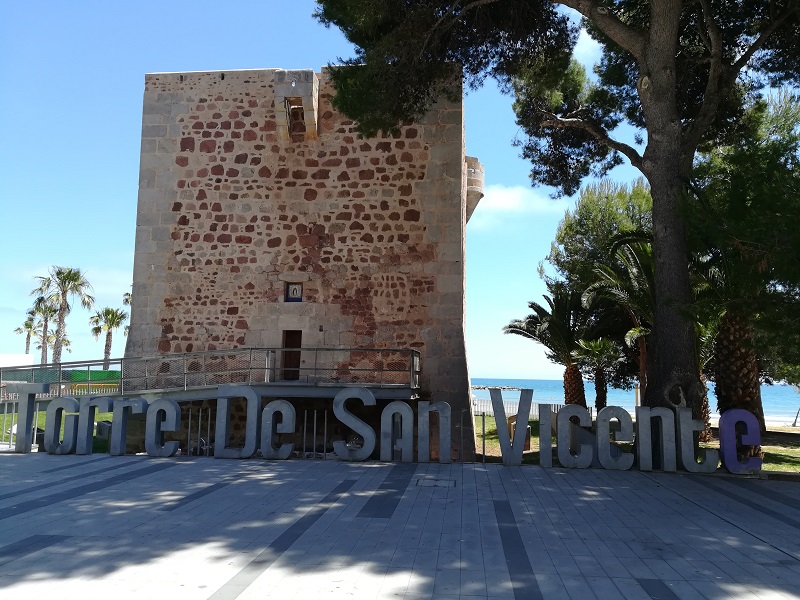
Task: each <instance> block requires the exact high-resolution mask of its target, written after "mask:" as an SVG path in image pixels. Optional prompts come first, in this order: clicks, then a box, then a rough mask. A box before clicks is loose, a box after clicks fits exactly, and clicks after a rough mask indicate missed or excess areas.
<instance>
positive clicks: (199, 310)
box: [125, 69, 483, 460]
mask: <svg viewBox="0 0 800 600" xmlns="http://www.w3.org/2000/svg"><path fill="white" fill-rule="evenodd" d="M333 93H334V91H333V88H332V85H331V83H330V81H329V79H328V77H327V76H326V73H325V70H324V69H323V71H322V74H316V73H314V72H313V71H312V70H297V71H286V70H281V69H264V70H248V71H225V72H193V73H168V74H161V73H159V74H150V75H147V76H146V78H145V93H144V114H143V124H142V150H141V166H140V184H139V185H140V189H139V201H138V214H137V224H136V255H135V261H134V282H133V298H134V303H133V310H132V318H131V326H130V334H129V336H128V342H127V347H126V351H125V354H126V356H127V357H131V356H151V355H156V354H171V353H183V352H198V351H205V350H219V349H232V348H242V347H266V348H281V347H287V346H292V347H299V346H301V347H335V348H336V347H338V348H352V347H358V348H408V349H415V350H418V351H419V352H420V353H421V382H420V397H421V398H423V399H431V400H433V401H439V400H443V401H446V402H449V403H450V405H451V407H452V410H453V424H454V431H453V433H454V437H453V440H454V442H455V441H457V439H458V438H457V437H456V436H462V439H464V438H466V439H467V440H468V443H466V444H465V450H464V453H463V456H462V458H463V459H465V460H471V459H472V452H473V450H472V446H473V433H472V418H471V414H470V404H469V401H468V400H469V377H468V373H467V361H466V351H465V345H464V227H465V224H466V221H467V219H468V216H469V215H470V214H471V212H472V210H474V208H475V205H476V204H477V202H478V200H479V199H480V197H481V196H482V195H483V192H482V187H483V170H482V166H481V165H480V163H478V162H477V160H475V159H473V158H470V157H467V156H465V153H464V133H463V118H462V106H461V103H460V102H458V103H448V102H441V103H439V104H437V105H436V106H435V107H434V108H433V109H432V110H431V112H430V113H429V114H428V115H427V116H426V117H425V119H423V120H422V121H421V122H419V123H416V124H413V125H407V126H403V127H401V129H400V131H399V132H398V133H397V134H395V135H387V136H381V137H377V138H370V139H366V138H363V137H362V136H361V135H359V134H358V133H357V132H356V128H355V125H354V123H353V122H351V121H349V120H348V119H347V118H345V117H344V116H343V115H341V114H339V113H337V112H336V111H335V110H334V109H333V107H332V106H331V101H330V100H331V96H332V94H333ZM461 424H463V430H460V426H461Z"/></svg>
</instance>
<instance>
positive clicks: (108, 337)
mask: <svg viewBox="0 0 800 600" xmlns="http://www.w3.org/2000/svg"><path fill="white" fill-rule="evenodd" d="M110 360H111V330H110V329H109V330H108V331H107V332H106V347H105V349H104V350H103V370H104V371H108V367H109V364H110Z"/></svg>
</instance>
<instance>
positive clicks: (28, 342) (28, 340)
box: [25, 331, 31, 354]
mask: <svg viewBox="0 0 800 600" xmlns="http://www.w3.org/2000/svg"><path fill="white" fill-rule="evenodd" d="M30 353H31V332H30V331H29V332H28V333H27V335H26V336H25V354H30Z"/></svg>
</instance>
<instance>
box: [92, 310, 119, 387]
mask: <svg viewBox="0 0 800 600" xmlns="http://www.w3.org/2000/svg"><path fill="white" fill-rule="evenodd" d="M127 320H128V313H126V312H125V311H124V310H122V309H121V308H108V307H106V308H104V309H103V310H98V311H97V312H96V313H95V314H94V316H92V317H91V318H90V319H89V324H90V325H93V327H92V335H93V336H94V339H97V338H99V337H100V334H101V333H102V332H104V331H105V332H106V346H105V349H104V350H103V369H104V370H106V371H107V370H108V367H109V361H110V359H111V335H112V333H113V331H114V330H115V329H118V328H119V327H121V326H122V324H123V323H124V322H125V321H127Z"/></svg>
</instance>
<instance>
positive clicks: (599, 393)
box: [594, 366, 608, 412]
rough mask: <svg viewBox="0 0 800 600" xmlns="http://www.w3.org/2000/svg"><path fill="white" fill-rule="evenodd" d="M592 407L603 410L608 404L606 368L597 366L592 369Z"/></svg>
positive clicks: (598, 410)
mask: <svg viewBox="0 0 800 600" xmlns="http://www.w3.org/2000/svg"><path fill="white" fill-rule="evenodd" d="M594 389H595V399H594V407H595V409H597V412H600V411H601V410H603V409H604V408H605V407H606V405H607V404H608V382H607V381H606V370H605V369H604V368H603V367H600V366H598V367H597V368H596V369H595V370H594Z"/></svg>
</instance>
